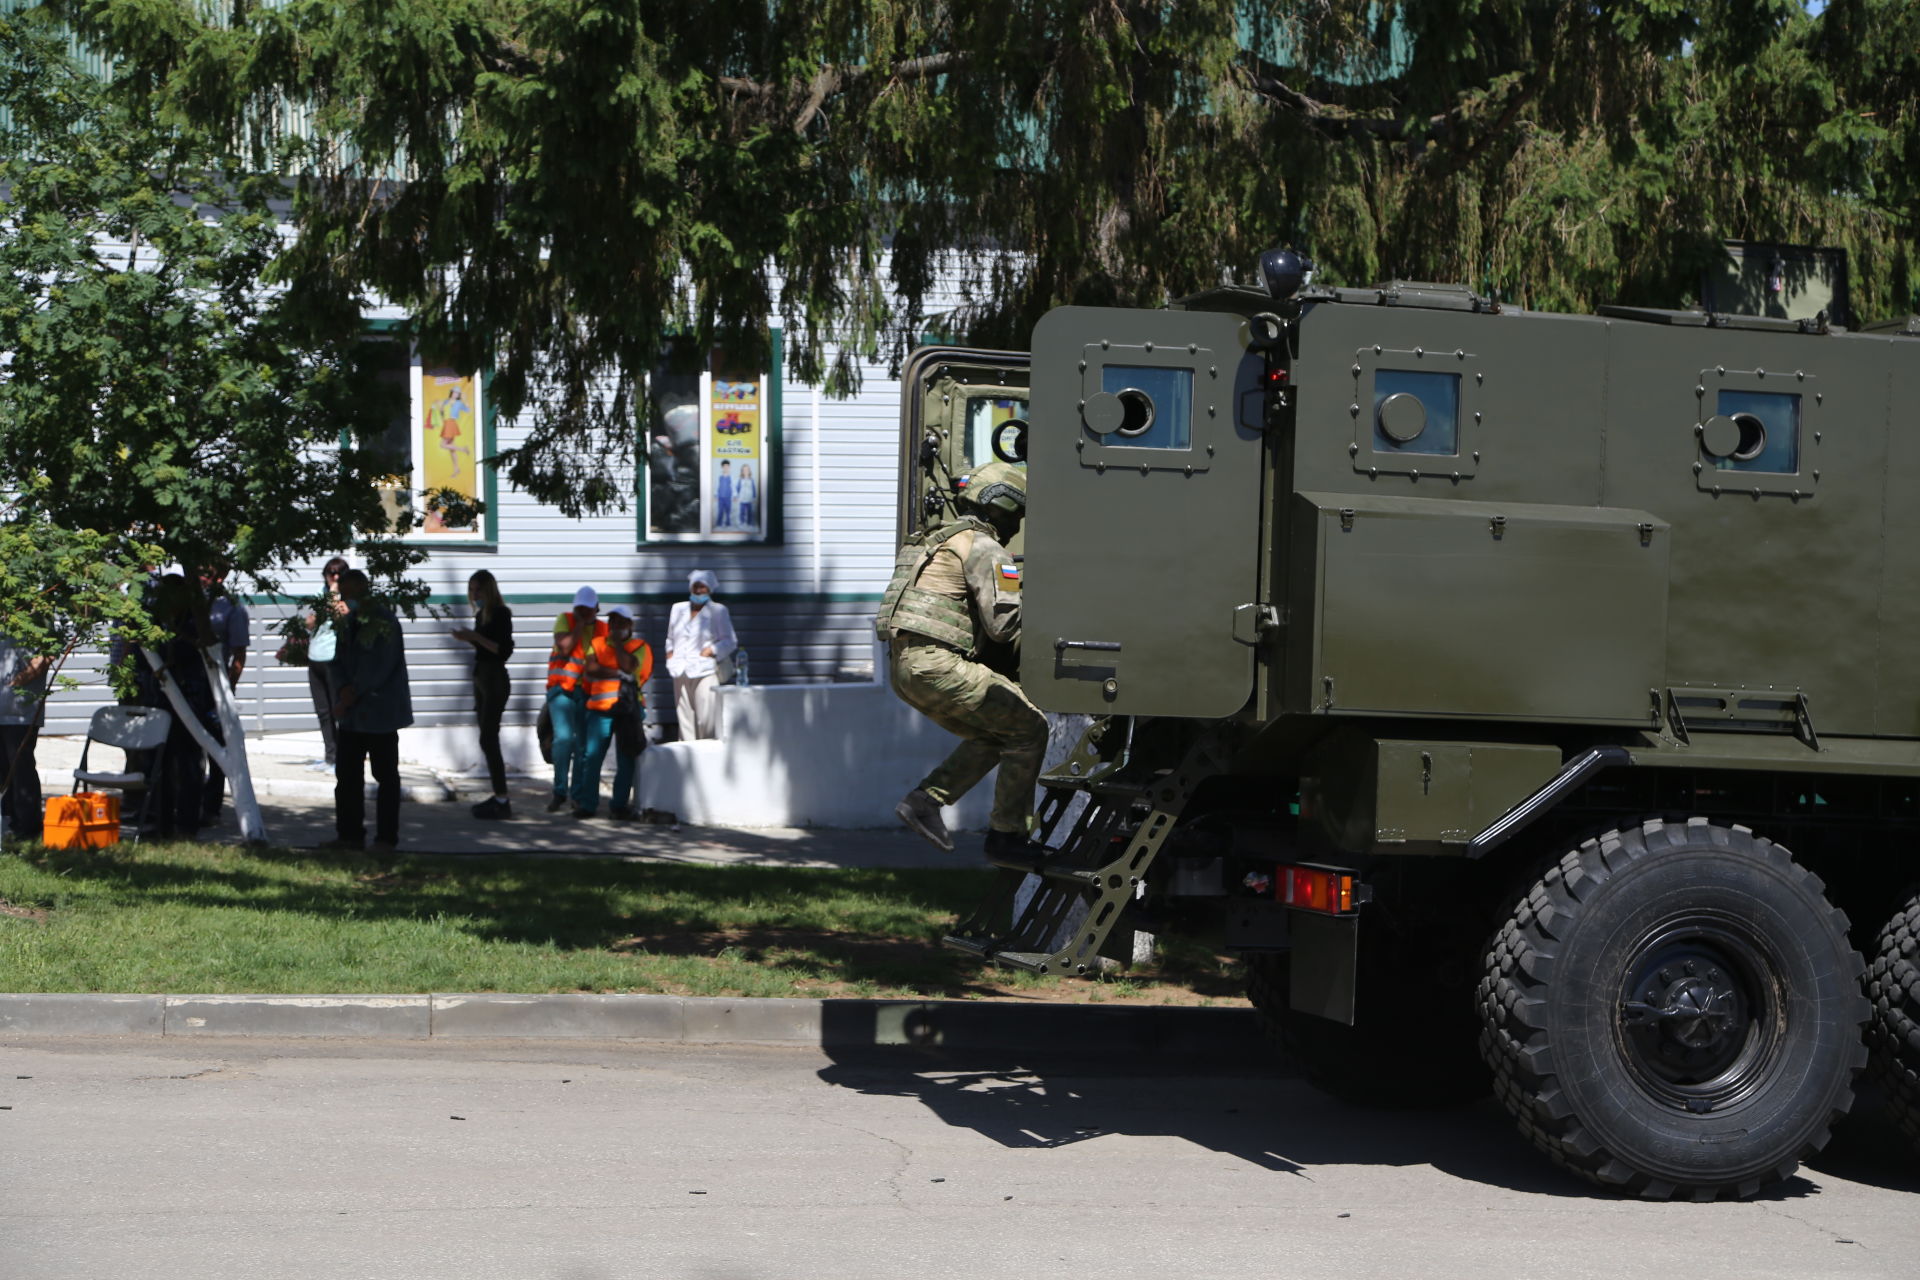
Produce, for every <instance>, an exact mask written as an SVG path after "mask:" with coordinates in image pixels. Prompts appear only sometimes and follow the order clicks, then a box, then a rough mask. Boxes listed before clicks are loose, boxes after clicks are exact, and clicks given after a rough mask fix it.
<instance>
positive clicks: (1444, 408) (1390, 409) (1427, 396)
mask: <svg viewBox="0 0 1920 1280" xmlns="http://www.w3.org/2000/svg"><path fill="white" fill-rule="evenodd" d="M1373 447H1374V448H1375V449H1376V450H1378V451H1380V452H1382V453H1429V454H1437V455H1440V456H1445V457H1451V456H1454V455H1456V454H1458V453H1459V452H1460V375H1459V374H1457V373H1415V372H1413V371H1411V370H1408V369H1379V370H1376V371H1375V373H1374V375H1373Z"/></svg>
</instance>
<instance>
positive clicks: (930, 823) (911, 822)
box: [893, 787, 953, 853]
mask: <svg viewBox="0 0 1920 1280" xmlns="http://www.w3.org/2000/svg"><path fill="white" fill-rule="evenodd" d="M893 812H894V814H895V816H897V817H898V818H899V819H900V821H902V822H904V823H906V824H907V826H908V827H909V828H911V829H912V830H913V832H914V833H915V834H916V835H919V836H921V837H922V838H924V839H926V840H927V841H929V842H930V843H932V844H934V845H937V846H938V847H939V848H941V849H942V850H944V851H946V852H947V853H952V852H953V837H952V836H950V835H948V834H947V824H946V823H945V822H944V821H942V820H941V817H940V802H939V801H938V800H935V799H934V798H933V797H932V796H930V795H928V794H927V793H926V792H924V791H922V790H921V789H920V788H918V787H915V788H914V789H913V790H911V791H909V792H907V798H906V799H905V800H902V801H901V802H900V803H899V804H897V805H895V806H893Z"/></svg>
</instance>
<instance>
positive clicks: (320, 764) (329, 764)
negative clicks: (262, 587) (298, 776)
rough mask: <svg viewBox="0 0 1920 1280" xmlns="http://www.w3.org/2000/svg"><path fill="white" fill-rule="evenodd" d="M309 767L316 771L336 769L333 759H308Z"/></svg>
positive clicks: (322, 771)
mask: <svg viewBox="0 0 1920 1280" xmlns="http://www.w3.org/2000/svg"><path fill="white" fill-rule="evenodd" d="M307 768H309V769H311V770H312V771H313V772H315V773H332V772H333V771H334V769H333V761H331V760H309V761H307Z"/></svg>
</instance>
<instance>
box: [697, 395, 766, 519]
mask: <svg viewBox="0 0 1920 1280" xmlns="http://www.w3.org/2000/svg"><path fill="white" fill-rule="evenodd" d="M760 411H761V403H760V380H759V379H757V378H756V379H753V380H751V381H736V380H732V379H728V378H722V377H718V376H716V377H715V378H714V379H713V390H712V395H711V397H710V398H709V400H708V409H707V413H708V419H709V424H710V426H709V430H708V449H709V459H708V464H707V476H708V483H709V485H710V486H711V488H710V490H709V492H710V493H711V494H712V505H711V508H710V509H711V511H712V513H713V524H712V528H711V532H712V533H714V534H716V535H724V534H740V535H743V536H745V537H748V538H754V537H758V536H759V535H760V533H761V530H762V528H763V526H764V525H765V521H766V507H765V503H764V502H762V500H761V497H762V494H763V493H764V491H765V488H764V486H765V483H766V477H765V467H764V463H763V461H762V458H761V430H760V424H761V412H760Z"/></svg>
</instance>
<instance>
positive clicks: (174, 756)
mask: <svg viewBox="0 0 1920 1280" xmlns="http://www.w3.org/2000/svg"><path fill="white" fill-rule="evenodd" d="M153 616H154V620H155V621H156V622H158V623H159V624H160V626H161V627H162V628H163V629H164V630H165V631H166V633H167V638H166V639H165V640H164V641H163V642H161V644H160V646H159V648H158V650H157V652H158V654H159V657H160V665H161V666H162V667H164V668H165V669H166V672H167V674H168V675H169V676H171V677H173V683H174V684H175V685H176V686H178V688H179V690H180V696H181V698H182V699H183V700H184V701H185V702H186V704H187V709H188V711H189V713H190V714H191V715H192V717H193V718H194V719H195V720H198V721H199V722H200V726H201V727H202V728H203V729H205V730H206V731H207V732H208V733H216V732H218V727H219V723H220V720H219V714H218V712H217V711H216V710H215V704H214V692H213V677H212V675H211V673H209V672H208V670H207V663H206V659H205V658H204V657H203V656H202V653H201V651H202V650H203V649H205V648H206V647H207V646H209V645H211V644H212V643H213V642H214V638H213V635H212V633H211V632H210V631H208V630H207V614H206V610H205V609H204V608H202V607H201V602H200V601H199V600H198V599H197V598H196V593H195V592H194V589H193V587H192V586H191V585H189V584H188V582H187V579H186V576H185V575H184V574H181V573H167V574H165V575H164V576H163V577H162V578H161V579H160V584H159V585H158V586H157V587H155V588H154V593H153ZM153 697H154V703H155V705H157V706H160V707H164V708H166V710H168V711H169V712H171V713H172V714H173V727H172V728H171V729H169V730H168V732H167V747H166V756H165V760H166V764H165V767H164V768H163V769H162V770H161V775H160V789H159V794H158V795H156V796H155V797H154V799H155V800H156V801H157V802H158V805H159V809H160V815H159V822H158V834H159V836H160V838H161V839H163V840H164V839H168V838H178V839H181V840H191V839H193V838H194V836H196V835H198V834H199V831H200V825H201V818H202V813H201V797H202V793H203V792H204V791H205V789H206V777H207V753H206V751H205V750H204V749H203V748H202V747H201V746H200V742H199V740H198V739H196V738H195V737H194V736H193V730H192V729H191V728H189V727H188V720H187V717H186V716H183V715H181V714H180V712H179V709H178V708H176V707H174V706H173V705H172V703H171V701H170V700H169V699H168V698H167V697H166V695H165V693H164V692H162V691H161V687H160V685H159V682H158V680H157V679H156V681H155V683H154V693H153Z"/></svg>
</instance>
